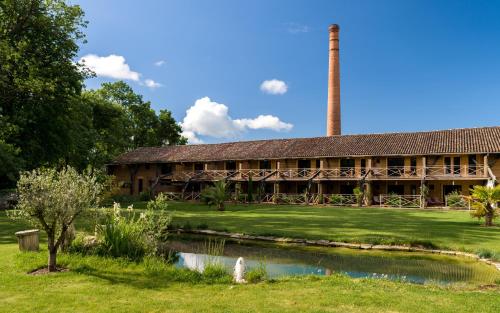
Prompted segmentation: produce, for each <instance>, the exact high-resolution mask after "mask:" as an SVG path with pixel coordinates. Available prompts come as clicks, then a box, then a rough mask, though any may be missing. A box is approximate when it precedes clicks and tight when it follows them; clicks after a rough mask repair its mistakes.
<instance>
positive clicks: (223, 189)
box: [201, 180, 229, 211]
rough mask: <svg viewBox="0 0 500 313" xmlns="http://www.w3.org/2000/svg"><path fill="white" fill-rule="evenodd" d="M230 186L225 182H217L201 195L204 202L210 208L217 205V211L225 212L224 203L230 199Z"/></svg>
mask: <svg viewBox="0 0 500 313" xmlns="http://www.w3.org/2000/svg"><path fill="white" fill-rule="evenodd" d="M228 187H229V184H228V183H226V182H225V181H223V180H219V181H216V182H215V183H214V185H213V186H210V187H207V188H205V189H204V190H203V192H202V193H201V198H202V200H203V201H204V202H205V203H206V204H208V205H209V206H212V205H216V206H217V210H219V211H224V202H225V201H227V200H228V199H229V193H228V189H229V188H228Z"/></svg>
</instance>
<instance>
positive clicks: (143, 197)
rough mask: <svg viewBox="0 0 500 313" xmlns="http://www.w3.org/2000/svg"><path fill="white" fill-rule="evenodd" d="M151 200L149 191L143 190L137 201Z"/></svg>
mask: <svg viewBox="0 0 500 313" xmlns="http://www.w3.org/2000/svg"><path fill="white" fill-rule="evenodd" d="M149 200H151V195H150V194H149V191H143V192H141V193H140V194H139V201H149Z"/></svg>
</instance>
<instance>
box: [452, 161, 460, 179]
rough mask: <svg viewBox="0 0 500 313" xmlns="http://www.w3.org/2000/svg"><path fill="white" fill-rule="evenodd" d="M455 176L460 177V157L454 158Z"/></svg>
mask: <svg viewBox="0 0 500 313" xmlns="http://www.w3.org/2000/svg"><path fill="white" fill-rule="evenodd" d="M453 175H460V157H454V158H453Z"/></svg>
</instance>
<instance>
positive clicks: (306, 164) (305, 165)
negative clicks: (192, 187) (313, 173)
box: [298, 160, 311, 169]
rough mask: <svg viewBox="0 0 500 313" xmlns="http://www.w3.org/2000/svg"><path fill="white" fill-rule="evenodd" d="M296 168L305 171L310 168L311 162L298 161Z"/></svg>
mask: <svg viewBox="0 0 500 313" xmlns="http://www.w3.org/2000/svg"><path fill="white" fill-rule="evenodd" d="M298 167H299V168H305V169H309V168H311V160H299V162H298Z"/></svg>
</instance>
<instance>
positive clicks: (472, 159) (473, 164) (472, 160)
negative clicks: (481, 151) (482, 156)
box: [468, 154, 477, 175]
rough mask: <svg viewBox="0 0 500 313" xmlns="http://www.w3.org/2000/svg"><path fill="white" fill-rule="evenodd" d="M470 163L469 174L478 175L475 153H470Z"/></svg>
mask: <svg viewBox="0 0 500 313" xmlns="http://www.w3.org/2000/svg"><path fill="white" fill-rule="evenodd" d="M468 163H469V175H476V169H477V159H476V155H475V154H473V155H469V158H468Z"/></svg>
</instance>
